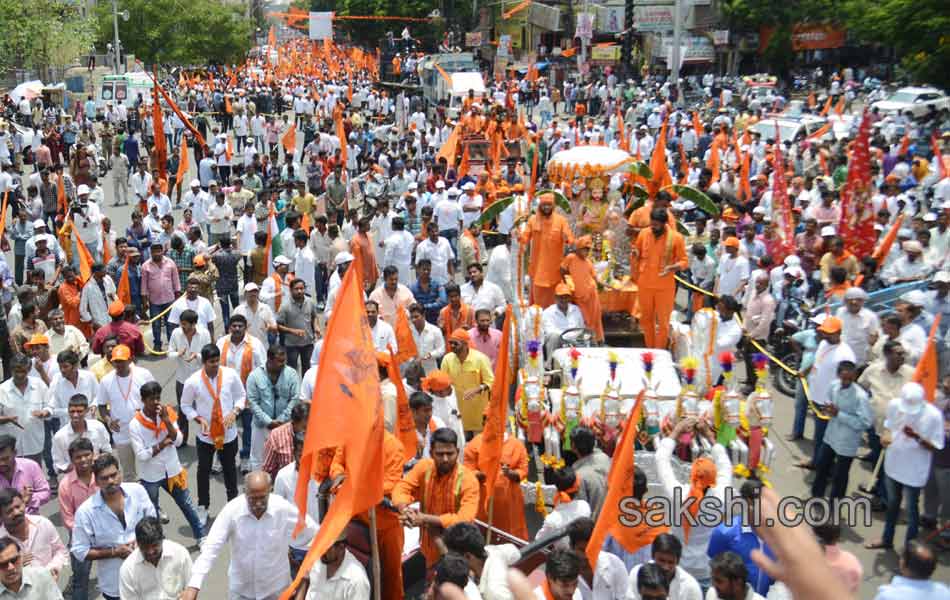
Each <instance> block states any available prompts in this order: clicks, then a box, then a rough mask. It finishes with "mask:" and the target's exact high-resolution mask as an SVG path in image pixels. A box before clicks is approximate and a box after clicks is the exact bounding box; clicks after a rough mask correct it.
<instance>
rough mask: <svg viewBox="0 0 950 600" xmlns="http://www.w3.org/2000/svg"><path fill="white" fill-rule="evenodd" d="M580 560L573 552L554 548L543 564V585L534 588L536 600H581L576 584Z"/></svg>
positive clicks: (579, 572) (578, 577)
mask: <svg viewBox="0 0 950 600" xmlns="http://www.w3.org/2000/svg"><path fill="white" fill-rule="evenodd" d="M580 574H581V560H580V557H578V556H577V555H576V554H575V553H574V552H572V551H570V550H566V549H563V548H556V549H555V550H552V551H551V553H550V554H548V558H547V560H546V561H545V563H544V578H545V579H544V583H543V584H542V585H540V586H538V587H536V588H534V595H535V597H536V598H537V600H583V597H582V596H581V591H580V589H578V585H577V582H578V580H579V579H580Z"/></svg>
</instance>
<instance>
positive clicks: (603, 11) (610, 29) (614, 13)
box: [595, 4, 626, 33]
mask: <svg viewBox="0 0 950 600" xmlns="http://www.w3.org/2000/svg"><path fill="white" fill-rule="evenodd" d="M595 8H596V9H597V23H596V27H597V31H599V32H601V33H620V32H621V31H623V23H624V18H625V17H626V11H625V10H624V6H623V4H615V5H608V6H597V7H595Z"/></svg>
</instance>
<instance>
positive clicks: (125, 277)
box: [115, 256, 132, 305]
mask: <svg viewBox="0 0 950 600" xmlns="http://www.w3.org/2000/svg"><path fill="white" fill-rule="evenodd" d="M115 295H116V296H117V297H118V298H119V300H121V301H122V303H123V304H125V305H129V304H132V288H131V285H130V284H129V257H128V256H126V257H125V265H124V266H123V267H122V274H121V275H119V283H118V284H116V291H115Z"/></svg>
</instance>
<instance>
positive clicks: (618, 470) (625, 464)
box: [587, 391, 669, 568]
mask: <svg viewBox="0 0 950 600" xmlns="http://www.w3.org/2000/svg"><path fill="white" fill-rule="evenodd" d="M642 410H643V392H642V391H641V392H640V396H639V397H638V398H637V402H636V404H635V405H634V407H633V410H632V411H631V412H630V416H629V417H628V418H627V422H626V423H625V424H624V426H623V433H622V434H621V435H620V441H619V442H617V449H616V450H615V451H614V458H613V463H612V464H611V465H610V473H609V474H608V475H607V497H606V498H605V499H604V504H603V508H601V510H600V515H598V517H597V522H596V523H595V524H594V531H593V532H592V533H591V537H590V540H589V541H588V542H587V560H588V561H589V562H590V564H591V566H592V568H596V566H597V557H598V556H600V549H601V547H602V546H603V545H604V540H605V539H607V535H608V534H609V535H612V536H613V538H614V539H615V540H617V542H619V543H620V545H621V546H622V547H623V548H624V550H626V551H627V552H629V553H631V554H632V553H634V552H636V551H637V550H639V549H640V548H642V547H644V546H646V545H648V544H652V543H653V539H654V538H656V536H658V535H660V534H661V533H666V532H667V531H669V528H668V527H664V526H662V525H661V523H650V522H648V521H647V520H645V519H644V520H643V521H641V522H639V523H630V522H625V521H624V519H625V518H627V519H629V517H630V516H631V515H629V514H628V513H627V510H626V509H627V508H628V505H629V503H630V498H631V497H632V496H633V474H634V469H635V468H636V466H635V464H634V442H635V441H636V438H637V427H638V425H639V423H640V413H641V412H642ZM621 507H624V512H623V513H621ZM645 516H646V515H645V514H644V517H645ZM661 517H662V514H661Z"/></svg>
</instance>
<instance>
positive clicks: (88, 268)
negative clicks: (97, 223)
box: [70, 225, 93, 284]
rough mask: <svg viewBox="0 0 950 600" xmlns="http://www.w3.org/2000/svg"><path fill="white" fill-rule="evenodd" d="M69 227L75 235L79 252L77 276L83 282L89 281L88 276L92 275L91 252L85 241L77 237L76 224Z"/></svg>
mask: <svg viewBox="0 0 950 600" xmlns="http://www.w3.org/2000/svg"><path fill="white" fill-rule="evenodd" d="M70 229H71V230H72V234H73V235H74V236H75V237H76V250H77V251H78V252H79V276H80V278H81V279H82V282H83V283H84V284H85V283H86V282H87V281H89V278H90V277H92V262H93V261H92V253H90V252H89V248H88V247H87V246H86V243H85V242H83V241H82V240H81V239H80V238H79V232H78V231H77V230H76V226H75V225H73V226H72V227H71V228H70Z"/></svg>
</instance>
